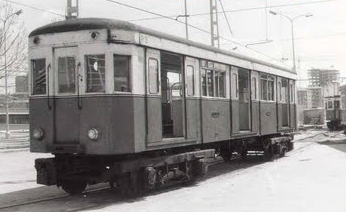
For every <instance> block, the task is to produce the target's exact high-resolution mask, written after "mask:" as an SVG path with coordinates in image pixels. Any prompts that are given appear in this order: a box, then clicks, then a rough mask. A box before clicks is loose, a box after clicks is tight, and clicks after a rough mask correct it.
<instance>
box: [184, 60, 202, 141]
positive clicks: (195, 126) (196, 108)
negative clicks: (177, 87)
mask: <svg viewBox="0 0 346 212" xmlns="http://www.w3.org/2000/svg"><path fill="white" fill-rule="evenodd" d="M198 65H199V61H198V60H197V59H195V58H190V57H186V58H185V85H186V88H185V103H186V130H187V131H186V138H187V139H196V138H197V137H198V135H200V133H199V132H200V129H201V126H200V110H201V108H200V100H199V99H198V98H197V97H198V96H199V92H200V91H199V89H198V88H199V84H198V82H199V80H198V79H199V76H198V75H197V73H199V72H198V71H197V70H199V69H198V68H199V67H198Z"/></svg>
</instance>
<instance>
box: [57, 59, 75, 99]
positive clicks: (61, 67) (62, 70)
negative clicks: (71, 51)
mask: <svg viewBox="0 0 346 212" xmlns="http://www.w3.org/2000/svg"><path fill="white" fill-rule="evenodd" d="M58 85H59V87H58V92H59V93H75V91H76V61H75V59H74V57H59V59H58Z"/></svg>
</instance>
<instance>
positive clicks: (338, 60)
mask: <svg viewBox="0 0 346 212" xmlns="http://www.w3.org/2000/svg"><path fill="white" fill-rule="evenodd" d="M2 1H5V0H2ZM110 1H115V2H121V3H124V4H128V5H132V6H135V7H139V8H142V9H145V10H148V11H152V12H155V13H159V14H162V15H166V16H173V17H176V16H178V15H182V14H184V0H109V1H108V0H80V2H79V3H80V16H81V17H104V18H114V19H120V20H126V21H132V22H133V23H135V24H138V25H141V26H145V27H148V28H152V29H155V30H160V31H163V32H166V33H169V34H173V35H177V36H181V37H185V26H184V25H183V24H181V23H178V22H176V21H174V20H168V19H164V18H162V19H151V20H138V19H145V18H152V17H157V16H155V15H153V14H148V13H145V12H141V11H138V10H134V9H130V8H127V7H125V6H121V5H118V4H115V3H112V2H110ZM218 1H219V0H218ZM221 1H222V3H223V6H224V9H225V11H230V12H227V13H226V14H227V17H228V19H229V21H230V25H231V29H232V31H233V34H231V33H230V31H229V28H228V27H227V23H226V21H225V17H224V14H219V28H220V36H221V37H223V38H226V39H227V40H225V39H221V40H220V43H221V48H224V49H228V50H231V51H236V52H239V53H244V54H251V55H253V54H256V53H254V51H252V50H250V49H247V48H244V47H242V46H240V45H238V44H235V43H233V42H231V41H235V42H236V43H240V44H242V45H244V46H245V45H247V44H251V43H257V42H262V41H265V40H272V42H270V43H267V44H261V45H250V46H249V47H250V48H251V49H253V50H255V51H258V52H262V53H263V54H265V55H268V56H270V57H271V58H267V60H268V61H271V60H273V59H272V58H274V59H276V60H281V61H283V62H284V63H285V64H286V65H287V66H288V67H292V44H291V25H290V22H289V21H288V20H287V19H286V18H283V17H282V16H279V15H276V16H274V15H272V14H269V10H273V11H276V12H280V13H283V14H285V15H287V16H289V17H295V16H299V15H304V14H310V13H311V14H313V16H312V17H309V18H306V17H300V18H298V19H296V20H295V21H294V32H295V38H296V39H295V44H296V58H297V67H298V70H299V74H300V78H301V79H306V74H305V73H306V70H307V69H309V68H312V67H314V68H334V69H339V70H341V71H344V70H345V69H346V59H345V56H346V41H345V38H346V24H345V23H346V13H345V9H346V0H267V1H266V0H238V1H231V0H221ZM11 2H16V3H20V4H26V5H29V6H32V7H37V8H40V9H42V10H47V11H50V12H53V13H58V14H62V15H64V14H65V11H66V0H30V1H28V0H11ZM187 5H188V14H189V15H191V16H190V17H189V19H188V20H189V24H191V25H194V26H196V27H198V28H202V29H204V30H207V31H209V30H210V21H209V20H210V19H209V18H210V17H209V15H208V13H209V0H187ZM266 5H267V7H268V8H267V9H265V6H266ZM14 6H15V7H17V8H22V9H23V10H24V13H23V14H22V15H21V19H22V20H23V21H24V22H25V23H26V27H27V30H28V32H30V31H31V30H33V29H35V28H37V27H39V26H42V25H44V24H47V23H50V22H53V21H56V20H59V19H62V17H61V16H58V15H55V14H52V13H50V12H43V11H40V10H35V9H32V8H29V7H25V6H20V5H15V4H14ZM219 12H222V9H221V7H220V4H219ZM196 14H199V15H196ZM179 20H181V21H184V19H183V18H181V19H179ZM189 34H190V39H191V40H194V41H198V42H202V43H205V44H210V35H209V34H207V33H203V32H201V31H198V30H196V29H192V28H190V29H189ZM234 47H237V49H236V50H232V49H233V48H234ZM262 57H264V56H262ZM343 75H344V74H343Z"/></svg>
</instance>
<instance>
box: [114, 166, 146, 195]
mask: <svg viewBox="0 0 346 212" xmlns="http://www.w3.org/2000/svg"><path fill="white" fill-rule="evenodd" d="M141 177H142V175H141V174H140V172H139V171H137V172H131V173H128V174H127V176H125V177H124V178H122V179H120V180H118V181H117V185H118V186H119V190H120V193H121V194H122V195H123V196H124V197H128V198H135V197H138V196H141V195H142V194H143V193H144V186H143V183H142V182H143V179H142V178H141Z"/></svg>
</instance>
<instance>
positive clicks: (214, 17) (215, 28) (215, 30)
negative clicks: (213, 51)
mask: <svg viewBox="0 0 346 212" xmlns="http://www.w3.org/2000/svg"><path fill="white" fill-rule="evenodd" d="M218 21H219V18H218V12H217V0H210V33H211V45H212V46H214V47H217V48H220V37H219V23H218Z"/></svg>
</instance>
